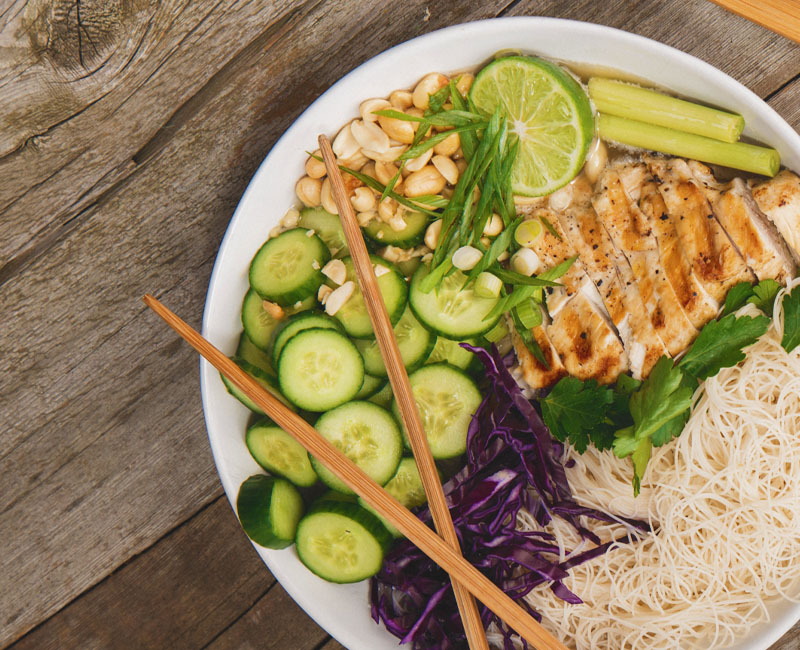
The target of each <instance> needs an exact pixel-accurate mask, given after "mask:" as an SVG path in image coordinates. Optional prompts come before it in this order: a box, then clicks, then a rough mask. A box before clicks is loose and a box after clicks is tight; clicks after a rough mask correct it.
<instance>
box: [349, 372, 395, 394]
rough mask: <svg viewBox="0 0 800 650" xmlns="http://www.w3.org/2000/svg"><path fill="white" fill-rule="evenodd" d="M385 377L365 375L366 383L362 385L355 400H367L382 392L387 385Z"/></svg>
mask: <svg viewBox="0 0 800 650" xmlns="http://www.w3.org/2000/svg"><path fill="white" fill-rule="evenodd" d="M386 383H387V382H386V378H385V377H373V376H372V375H367V374H365V375H364V383H363V384H361V390H360V391H358V393H357V394H356V397H355V399H367V398H368V397H372V396H373V395H374V394H375V393H377V392H378V391H380V390H381V389H382V388H383V386H384V385H385V384H386Z"/></svg>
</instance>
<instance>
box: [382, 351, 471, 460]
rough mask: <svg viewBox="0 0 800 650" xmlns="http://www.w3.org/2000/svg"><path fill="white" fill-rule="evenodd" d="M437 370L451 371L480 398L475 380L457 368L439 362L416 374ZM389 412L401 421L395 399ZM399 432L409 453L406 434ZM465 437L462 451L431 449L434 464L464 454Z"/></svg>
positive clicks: (422, 368) (403, 429) (418, 369)
mask: <svg viewBox="0 0 800 650" xmlns="http://www.w3.org/2000/svg"><path fill="white" fill-rule="evenodd" d="M437 368H442V369H448V370H450V371H452V372H453V373H457V374H458V375H460V376H461V378H463V379H464V380H466V381H468V382H469V383H470V384H471V385H472V386H473V387H474V389H475V391H476V392H477V393H478V395H479V396H480V391H479V390H478V386H477V384H476V383H475V380H474V379H472V377H470V376H469V374H467V373H466V372H465V371H464V370H462V369H461V368H457V367H456V366H453V365H450V364H449V363H444V362H441V361H439V362H437V363H431V364H427V365H424V366H422V367H421V368H417V370H416V372H431V371H433V370H435V369H437ZM408 379H409V382H411V381H412V379H413V376H409V378H408ZM412 391H413V385H412ZM481 399H482V397H481ZM478 404H480V401H478ZM477 408H478V406H477V405H476V407H475V410H477ZM391 412H392V414H393V415H394V416H395V418H396V419H397V420H398V421H401V420H400V409H399V407H398V406H397V399H393V400H392V406H391ZM474 415H475V412H474V411H473V412H472V413H470V416H474ZM401 431H402V433H403V445H404V446H405V448H406V449H408V450H409V451H410V450H411V441H410V440H409V439H408V434H407V433H406V430H405V427H403V428H402V429H401ZM467 435H468V433H467V432H465V433H464V449H459V450H457V451H456V452H448V453H444V452H442V451H440V450H438V449H435V448H431V455H432V456H433V458H434V460H435V461H436V462H439V461H448V460H452V459H454V458H459V457H460V456H462V455H463V454H464V453H465V452H466V444H467ZM429 444H430V442H429Z"/></svg>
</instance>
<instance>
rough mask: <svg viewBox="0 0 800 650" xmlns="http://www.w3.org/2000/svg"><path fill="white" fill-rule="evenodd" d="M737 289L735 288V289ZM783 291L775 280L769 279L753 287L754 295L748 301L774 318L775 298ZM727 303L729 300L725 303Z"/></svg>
mask: <svg viewBox="0 0 800 650" xmlns="http://www.w3.org/2000/svg"><path fill="white" fill-rule="evenodd" d="M735 288H736V287H734V289H735ZM780 290H781V285H780V284H779V283H778V282H776V281H775V280H773V279H772V278H767V279H766V280H762V281H761V282H759V283H758V284H757V285H756V286H754V287H753V295H752V296H751V297H750V298H748V299H747V302H749V303H751V304H753V305H755V306H756V307H758V308H759V309H760V310H761V311H763V312H764V313H765V314H766V315H767V316H769V317H770V318H772V308H773V307H774V306H775V296H776V295H778V291H780ZM725 302H726V303H727V299H726V301H725Z"/></svg>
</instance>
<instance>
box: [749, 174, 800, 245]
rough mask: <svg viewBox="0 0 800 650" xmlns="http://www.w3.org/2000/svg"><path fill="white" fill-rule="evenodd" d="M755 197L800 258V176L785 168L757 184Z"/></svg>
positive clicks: (754, 188) (754, 189) (754, 190)
mask: <svg viewBox="0 0 800 650" xmlns="http://www.w3.org/2000/svg"><path fill="white" fill-rule="evenodd" d="M753 198H754V199H755V200H756V203H757V204H758V207H759V208H760V209H761V211H762V212H763V213H764V214H766V215H767V216H768V217H769V219H770V221H772V223H774V224H775V226H776V227H777V228H778V231H779V232H780V233H781V235H783V238H784V239H785V240H786V242H787V243H788V244H789V246H790V247H791V248H792V251H793V252H794V254H795V255H796V256H797V257H796V259H798V260H800V177H799V176H797V174H794V173H792V172H790V171H789V170H787V169H784V170H783V171H782V172H780V173H779V174H778V175H777V176H776V177H775V178H772V179H770V180H768V181H764V182H763V183H758V184H757V185H755V186H754V187H753Z"/></svg>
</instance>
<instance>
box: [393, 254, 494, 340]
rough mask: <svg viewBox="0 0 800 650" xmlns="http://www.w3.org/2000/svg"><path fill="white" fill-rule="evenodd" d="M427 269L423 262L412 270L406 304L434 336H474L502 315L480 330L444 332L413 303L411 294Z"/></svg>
mask: <svg viewBox="0 0 800 650" xmlns="http://www.w3.org/2000/svg"><path fill="white" fill-rule="evenodd" d="M429 271H430V269H429V268H428V267H427V266H425V265H424V264H423V265H421V266H420V267H419V268H418V269H417V270H416V271H415V272H414V275H413V276H412V277H411V282H410V283H409V286H408V304H409V305H410V306H411V311H413V312H414V316H416V317H417V320H418V321H419V322H420V323H422V325H423V326H424V327H426V328H427V329H428V330H430V331H431V332H433V333H434V334H435V335H436V336H443V337H444V338H446V339H451V340H454V341H460V340H463V339H471V338H475V337H476V336H480V335H482V334H486V332H488V331H489V330H491V329H492V328H493V327H494V326H495V325H496V324H497V321H499V320H500V318H501V317H502V314H500V315H499V316H497V318H495V319H494V320H492V321H491V322H489V324H488V325H487V326H486V327H483V328H482V329H480V330H477V329H476V330H474V331H470V332H467V333H464V334H459V335H458V336H456V337H454V336H453V334H452V332H450V333H448V332H445V331H444V330H442V329H440V328H439V327H437V326H436V325H433V324H431V323H430V322H429V321H428V319H426V318H425V317H424V316H421V315H420V311H419V309H418V308H417V306H415V305H414V299H413V294H414V293H415V292H416V291H419V289H416V290H415V287H416V285H417V284H418V283H419V282H421V281H422V278H423V275H425V276H426V275H427V274H428V272H429Z"/></svg>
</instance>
